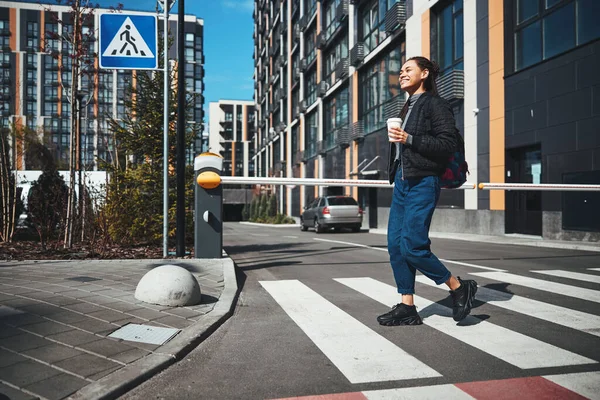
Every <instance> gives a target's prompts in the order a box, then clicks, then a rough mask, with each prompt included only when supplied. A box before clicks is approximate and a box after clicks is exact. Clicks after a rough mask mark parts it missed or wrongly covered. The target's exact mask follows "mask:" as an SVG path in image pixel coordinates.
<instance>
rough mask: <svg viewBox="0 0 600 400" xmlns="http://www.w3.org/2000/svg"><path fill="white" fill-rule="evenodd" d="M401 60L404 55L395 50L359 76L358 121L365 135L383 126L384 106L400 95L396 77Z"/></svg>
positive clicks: (398, 73)
mask: <svg viewBox="0 0 600 400" xmlns="http://www.w3.org/2000/svg"><path fill="white" fill-rule="evenodd" d="M403 59H404V54H402V53H401V52H400V50H399V49H395V50H393V51H391V52H390V53H388V54H387V55H386V56H384V57H382V58H381V59H380V60H378V61H377V62H375V63H373V64H372V65H371V66H370V67H369V68H368V69H367V70H366V71H365V74H364V75H362V76H361V79H360V80H361V83H360V86H359V87H360V89H361V93H360V96H361V99H362V102H361V106H362V112H361V113H360V115H361V117H360V119H362V120H363V123H364V129H365V134H368V133H371V132H374V131H376V130H378V129H381V128H383V127H384V126H385V115H384V110H385V105H386V103H387V102H389V101H395V100H396V97H397V96H399V95H400V83H399V82H398V77H399V75H400V66H401V62H402V60H403Z"/></svg>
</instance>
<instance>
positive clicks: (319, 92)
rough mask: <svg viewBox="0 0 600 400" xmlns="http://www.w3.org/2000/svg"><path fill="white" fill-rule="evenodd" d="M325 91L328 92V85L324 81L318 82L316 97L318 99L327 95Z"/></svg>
mask: <svg viewBox="0 0 600 400" xmlns="http://www.w3.org/2000/svg"><path fill="white" fill-rule="evenodd" d="M327 90H329V83H327V82H326V81H321V82H319V84H318V85H317V96H318V97H323V96H325V94H326V93H327Z"/></svg>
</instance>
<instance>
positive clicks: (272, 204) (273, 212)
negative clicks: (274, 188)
mask: <svg viewBox="0 0 600 400" xmlns="http://www.w3.org/2000/svg"><path fill="white" fill-rule="evenodd" d="M267 214H268V215H269V217H275V216H277V196H276V195H270V196H269V202H268V210H267Z"/></svg>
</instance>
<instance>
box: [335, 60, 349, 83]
mask: <svg viewBox="0 0 600 400" xmlns="http://www.w3.org/2000/svg"><path fill="white" fill-rule="evenodd" d="M348 68H349V66H348V59H347V58H342V59H341V60H340V61H339V62H338V63H337V65H336V66H335V78H336V79H344V78H346V77H347V76H348Z"/></svg>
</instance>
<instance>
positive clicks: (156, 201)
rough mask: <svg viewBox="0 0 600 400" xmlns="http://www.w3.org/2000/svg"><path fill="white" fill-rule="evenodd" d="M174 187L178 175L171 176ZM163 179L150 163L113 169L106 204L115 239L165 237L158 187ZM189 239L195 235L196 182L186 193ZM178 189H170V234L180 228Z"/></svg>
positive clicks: (131, 241)
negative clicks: (194, 188) (177, 221)
mask: <svg viewBox="0 0 600 400" xmlns="http://www.w3.org/2000/svg"><path fill="white" fill-rule="evenodd" d="M169 179H170V180H171V182H170V183H169V187H170V188H175V187H176V186H175V179H176V177H175V176H170V177H169ZM185 181H186V182H193V171H192V169H191V167H188V168H186V179H185ZM160 182H162V171H160V170H157V169H156V168H152V166H151V165H150V164H139V165H135V166H131V167H129V168H128V169H127V170H125V171H119V172H113V175H112V177H111V181H110V183H109V185H108V197H107V202H106V207H105V212H106V217H107V220H108V221H109V227H108V233H109V235H110V238H111V239H112V240H113V241H118V242H120V243H124V244H134V243H154V244H158V243H160V242H161V241H162V237H163V191H162V190H157V187H160ZM185 200H186V205H185V212H186V216H185V222H186V226H185V230H186V232H187V234H186V239H190V238H193V234H192V232H193V230H194V221H193V215H192V208H193V201H194V193H193V185H186V192H185ZM176 212H177V192H176V190H175V189H172V190H169V211H168V213H169V222H170V223H169V227H168V233H169V237H173V236H174V234H175V229H176V220H177V218H176Z"/></svg>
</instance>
